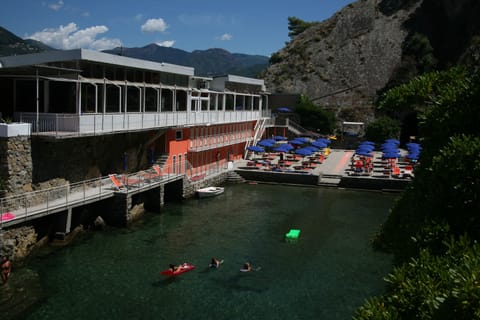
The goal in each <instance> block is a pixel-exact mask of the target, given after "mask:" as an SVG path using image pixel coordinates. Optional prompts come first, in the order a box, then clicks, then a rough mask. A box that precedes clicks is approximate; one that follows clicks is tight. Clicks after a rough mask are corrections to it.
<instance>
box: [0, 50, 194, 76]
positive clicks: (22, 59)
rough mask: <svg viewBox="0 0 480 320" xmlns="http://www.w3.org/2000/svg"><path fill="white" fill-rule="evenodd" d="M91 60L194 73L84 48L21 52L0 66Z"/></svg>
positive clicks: (140, 67) (184, 68) (186, 73)
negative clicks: (30, 52)
mask: <svg viewBox="0 0 480 320" xmlns="http://www.w3.org/2000/svg"><path fill="white" fill-rule="evenodd" d="M75 60H79V61H91V62H97V63H103V64H111V65H117V66H123V67H129V68H135V69H144V70H150V71H158V72H168V73H175V74H181V75H186V76H193V75H194V68H192V67H185V66H180V65H175V64H170V63H163V62H161V63H160V62H154V61H148V60H142V59H136V58H130V57H124V56H119V55H114V54H110V53H105V52H98V51H93V50H86V49H74V50H65V51H60V50H58V51H45V52H40V53H32V54H23V55H17V56H8V57H0V69H1V68H16V67H25V66H35V65H41V64H44V63H51V62H63V61H75Z"/></svg>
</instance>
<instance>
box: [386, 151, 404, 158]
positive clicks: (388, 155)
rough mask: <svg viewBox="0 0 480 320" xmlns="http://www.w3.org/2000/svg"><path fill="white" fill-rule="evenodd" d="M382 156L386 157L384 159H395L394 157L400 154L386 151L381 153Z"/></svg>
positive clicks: (398, 156)
mask: <svg viewBox="0 0 480 320" xmlns="http://www.w3.org/2000/svg"><path fill="white" fill-rule="evenodd" d="M382 157H383V158H386V159H395V158H400V157H401V155H400V153H393V152H392V153H390V152H387V153H383V154H382Z"/></svg>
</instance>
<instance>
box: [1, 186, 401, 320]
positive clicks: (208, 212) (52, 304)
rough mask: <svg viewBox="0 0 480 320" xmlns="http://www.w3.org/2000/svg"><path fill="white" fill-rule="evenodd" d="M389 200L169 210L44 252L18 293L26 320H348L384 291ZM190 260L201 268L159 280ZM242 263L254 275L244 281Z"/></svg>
mask: <svg viewBox="0 0 480 320" xmlns="http://www.w3.org/2000/svg"><path fill="white" fill-rule="evenodd" d="M393 199H394V197H393V196H392V195H389V194H380V193H371V192H360V191H348V190H332V189H324V188H302V187H288V186H270V185H260V184H259V185H248V184H242V185H231V186H230V185H229V186H226V190H225V193H224V194H223V195H221V196H218V197H216V198H212V199H202V200H198V199H190V200H186V201H184V202H183V203H181V204H167V205H166V207H165V208H164V210H163V213H162V214H146V215H145V217H144V218H142V220H141V221H140V222H138V223H136V224H135V225H133V226H131V227H129V228H128V229H110V230H108V231H103V232H90V233H87V234H85V235H83V236H81V237H80V238H78V239H76V240H75V242H74V243H73V244H72V245H71V246H69V247H65V248H61V249H56V250H42V252H40V254H38V255H37V256H35V257H33V258H32V259H31V260H30V261H29V263H28V265H27V266H26V267H24V268H22V269H21V270H18V271H17V273H18V274H17V275H15V274H14V275H13V277H17V278H18V279H21V278H22V277H23V278H24V279H30V280H29V281H25V282H28V283H24V284H19V283H18V282H19V281H18V280H17V281H16V282H14V283H12V284H10V286H17V287H18V286H24V288H23V289H22V290H19V289H18V288H17V291H19V292H23V293H22V295H24V296H29V295H32V296H34V297H30V298H32V299H39V302H38V303H37V304H36V305H34V306H33V307H30V308H29V309H28V310H26V311H25V313H24V314H22V318H26V319H116V320H120V319H173V318H179V317H180V318H183V319H212V318H216V319H267V320H268V319H303V320H304V319H342V320H343V319H349V318H351V314H352V312H353V311H354V310H355V308H356V307H358V306H359V305H361V304H362V303H363V301H364V299H365V298H367V297H369V296H371V295H375V294H381V293H382V291H383V289H384V282H383V280H382V278H383V277H384V276H385V275H386V274H387V273H388V271H389V270H390V268H391V257H390V256H388V255H385V254H381V253H377V252H374V251H373V250H372V249H371V247H370V239H371V237H372V235H373V233H374V232H375V231H376V230H377V229H378V227H379V225H380V224H381V223H382V222H383V221H384V219H385V217H386V213H387V212H388V208H389V207H390V206H391V205H392V203H393ZM291 228H295V229H300V230H301V234H300V238H299V240H298V241H297V242H295V243H288V242H286V241H285V240H284V235H285V233H287V232H288V230H289V229H291ZM212 256H215V257H218V258H221V259H223V260H224V263H223V264H222V265H221V267H220V268H219V269H217V270H212V269H208V268H207V266H208V263H209V262H210V258H211V257H212ZM186 261H187V262H190V263H193V264H195V265H196V266H197V268H196V269H195V270H193V271H191V272H188V273H185V274H182V275H180V276H178V277H175V278H166V277H164V276H161V275H160V274H159V272H160V271H161V270H163V269H165V268H166V267H167V266H168V264H169V263H176V264H179V263H182V262H186ZM245 261H250V262H251V263H252V264H253V267H254V269H255V270H256V271H252V272H250V273H241V272H239V269H240V268H241V267H242V265H243V263H244V262H245ZM12 282H13V281H12ZM11 290H15V289H11ZM7 315H8V314H7Z"/></svg>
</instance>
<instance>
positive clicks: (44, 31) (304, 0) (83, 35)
mask: <svg viewBox="0 0 480 320" xmlns="http://www.w3.org/2000/svg"><path fill="white" fill-rule="evenodd" d="M352 2H354V1H353V0H297V1H291V0H290V1H289V0H243V1H242V0H241V1H231V0H203V1H198V0H196V1H193V0H136V1H135V0H133V1H131V0H130V1H121V0H115V1H113V0H11V1H2V8H1V11H0V26H2V27H4V28H5V29H7V30H9V31H10V32H12V33H14V34H15V35H17V36H19V37H21V38H23V39H26V38H30V39H35V40H38V41H41V42H43V43H45V44H47V45H49V46H51V47H54V48H57V49H65V50H68V49H77V48H83V49H92V50H105V49H112V48H114V47H119V46H123V47H143V46H146V45H148V44H151V43H156V44H158V45H160V46H165V47H173V48H177V49H181V50H185V51H188V52H192V51H194V50H206V49H210V48H222V49H225V50H227V51H229V52H231V53H244V54H251V55H264V56H270V55H271V54H272V53H275V52H277V51H278V50H280V49H282V48H283V47H284V46H285V43H286V42H288V41H289V40H290V39H289V37H288V17H291V16H292V17H297V18H300V19H302V20H304V21H309V22H310V21H323V20H325V19H328V18H329V17H331V16H332V15H333V14H334V13H335V12H337V11H338V10H340V9H341V8H342V7H344V6H346V5H348V4H349V3H352Z"/></svg>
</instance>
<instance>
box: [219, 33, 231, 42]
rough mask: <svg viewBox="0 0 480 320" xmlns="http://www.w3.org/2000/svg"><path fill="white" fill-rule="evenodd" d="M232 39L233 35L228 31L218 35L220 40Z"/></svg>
mask: <svg viewBox="0 0 480 320" xmlns="http://www.w3.org/2000/svg"><path fill="white" fill-rule="evenodd" d="M232 39H233V36H232V35H231V34H230V33H224V34H222V35H221V36H220V40H222V41H228V40H232Z"/></svg>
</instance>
